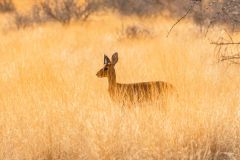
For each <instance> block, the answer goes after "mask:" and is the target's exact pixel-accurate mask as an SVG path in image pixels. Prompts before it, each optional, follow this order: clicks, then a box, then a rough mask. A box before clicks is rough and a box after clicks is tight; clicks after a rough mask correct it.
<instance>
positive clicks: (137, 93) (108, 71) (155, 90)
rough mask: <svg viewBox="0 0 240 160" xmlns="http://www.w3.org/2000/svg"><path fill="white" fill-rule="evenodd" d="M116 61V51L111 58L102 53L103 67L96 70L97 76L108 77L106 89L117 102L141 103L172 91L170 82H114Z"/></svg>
mask: <svg viewBox="0 0 240 160" xmlns="http://www.w3.org/2000/svg"><path fill="white" fill-rule="evenodd" d="M117 62H118V53H114V54H113V55H112V60H111V61H110V59H109V58H108V57H107V56H106V55H104V67H103V68H102V69H101V70H100V71H98V72H97V76H98V77H99V78H103V77H107V78H108V85H109V86H108V91H109V94H110V97H111V98H112V100H114V101H117V102H130V103H135V102H137V103H139V102H140V103H141V102H146V101H153V100H155V99H156V98H157V99H158V98H159V97H163V96H164V95H167V94H168V93H170V92H172V90H173V86H172V85H171V84H170V83H167V82H162V81H156V82H141V83H132V84H121V83H117V82H116V72H115V68H114V66H115V64H116V63H117Z"/></svg>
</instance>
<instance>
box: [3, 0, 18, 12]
mask: <svg viewBox="0 0 240 160" xmlns="http://www.w3.org/2000/svg"><path fill="white" fill-rule="evenodd" d="M13 11H15V6H14V4H13V2H12V0H1V1H0V12H4V13H5V12H13Z"/></svg>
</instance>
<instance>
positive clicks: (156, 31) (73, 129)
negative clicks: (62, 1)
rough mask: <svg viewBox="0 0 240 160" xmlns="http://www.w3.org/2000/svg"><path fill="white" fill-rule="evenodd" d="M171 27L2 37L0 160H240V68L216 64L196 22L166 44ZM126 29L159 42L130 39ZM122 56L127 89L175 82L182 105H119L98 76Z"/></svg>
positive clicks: (93, 22) (51, 28)
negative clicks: (110, 59)
mask: <svg viewBox="0 0 240 160" xmlns="http://www.w3.org/2000/svg"><path fill="white" fill-rule="evenodd" d="M172 22H174V21H172V20H167V19H164V18H153V19H148V20H146V19H144V20H143V19H137V18H133V19H130V18H128V19H127V18H126V19H123V18H122V17H119V16H118V15H114V14H110V13H109V14H104V15H101V16H96V17H92V18H90V19H89V20H88V21H87V22H85V23H82V22H72V23H71V24H70V25H60V24H57V23H47V24H45V25H40V26H37V27H29V28H26V29H21V30H8V31H7V32H4V33H3V32H1V46H0V53H1V54H0V91H1V92H0V137H1V138H0V159H214V158H215V159H220V158H222V159H239V158H240V157H239V154H240V151H239V149H240V147H239V144H240V138H239V132H240V126H239V124H240V119H239V107H240V106H239V104H240V99H239V89H240V86H239V84H240V83H239V81H240V77H239V67H237V66H231V67H227V66H226V65H224V64H221V63H220V64H219V63H216V57H215V56H214V46H212V45H210V44H209V40H208V39H207V38H204V37H203V36H202V35H201V34H200V33H199V31H200V29H199V28H198V27H197V26H195V25H194V24H192V23H191V22H188V21H185V22H183V23H181V24H179V25H178V26H177V27H176V28H175V29H174V30H173V32H172V33H171V35H170V37H169V38H166V34H167V32H168V29H169V28H170V26H171V24H172ZM122 23H124V25H125V26H128V25H139V26H144V27H146V28H148V29H149V30H151V31H152V34H151V36H150V37H144V38H138V39H127V38H124V37H125V36H124V35H122V34H121V29H122ZM218 34H219V32H211V33H210V34H209V35H208V38H209V37H210V38H215V37H216V35H218ZM235 36H236V38H240V35H235ZM115 51H118V52H119V62H118V64H117V65H116V67H115V68H116V73H117V81H118V82H122V83H134V82H141V81H154V80H163V81H167V82H170V83H172V84H173V85H174V86H175V87H176V88H177V90H178V94H179V99H178V100H176V101H171V102H170V103H169V104H168V106H166V110H163V109H162V108H161V106H159V105H158V104H148V105H144V106H132V107H131V108H130V109H128V108H122V106H121V105H118V104H115V103H113V102H112V101H111V99H110V98H109V95H108V92H107V85H108V84H107V79H98V78H97V77H96V72H97V71H98V70H99V69H100V68H101V67H102V66H103V54H109V55H111V54H112V53H113V52H115Z"/></svg>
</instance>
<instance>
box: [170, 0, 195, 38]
mask: <svg viewBox="0 0 240 160" xmlns="http://www.w3.org/2000/svg"><path fill="white" fill-rule="evenodd" d="M198 1H199V0H195V1H193V4H192V5H191V6H190V7H189V9H188V10H187V12H186V13H185V14H184V15H183V16H182V17H181V18H180V19H179V20H177V21H176V22H175V23H174V24H173V25H172V27H171V28H170V30H169V31H168V34H167V37H168V36H169V34H170V33H171V31H172V30H173V28H174V27H175V26H176V25H177V24H178V23H179V22H180V21H181V20H183V19H184V18H185V17H186V16H187V15H188V14H189V13H190V12H191V10H192V9H193V7H194V6H195V4H196V2H198Z"/></svg>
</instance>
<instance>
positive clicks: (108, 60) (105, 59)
mask: <svg viewBox="0 0 240 160" xmlns="http://www.w3.org/2000/svg"><path fill="white" fill-rule="evenodd" d="M109 63H111V61H110V59H109V58H108V56H106V55H105V54H104V64H109Z"/></svg>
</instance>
